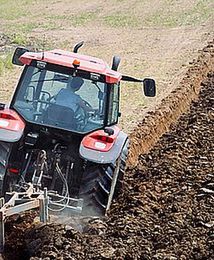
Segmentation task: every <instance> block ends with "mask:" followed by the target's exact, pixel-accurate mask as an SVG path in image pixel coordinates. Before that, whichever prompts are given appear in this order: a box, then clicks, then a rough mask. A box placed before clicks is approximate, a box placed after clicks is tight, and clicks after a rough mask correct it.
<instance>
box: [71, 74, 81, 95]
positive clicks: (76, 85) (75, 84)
mask: <svg viewBox="0 0 214 260" xmlns="http://www.w3.org/2000/svg"><path fill="white" fill-rule="evenodd" d="M83 83H84V80H83V79H82V78H80V77H69V79H68V88H70V89H71V90H73V91H74V92H75V91H77V90H79V89H80V88H81V86H82V85H83Z"/></svg>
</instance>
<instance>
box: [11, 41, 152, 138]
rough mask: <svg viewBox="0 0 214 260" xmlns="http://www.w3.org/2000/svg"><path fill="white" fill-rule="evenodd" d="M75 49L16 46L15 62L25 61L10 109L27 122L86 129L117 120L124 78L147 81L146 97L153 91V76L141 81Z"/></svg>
mask: <svg viewBox="0 0 214 260" xmlns="http://www.w3.org/2000/svg"><path fill="white" fill-rule="evenodd" d="M81 44H82V43H80V44H79V45H78V44H77V45H76V46H75V48H74V51H73V52H68V51H62V50H52V51H46V52H40V53H35V52H29V51H28V50H27V49H24V48H17V49H16V51H15V53H14V56H13V63H14V64H16V65H21V66H23V65H25V68H24V70H23V73H22V76H21V79H20V81H19V83H18V87H17V89H16V91H15V94H14V96H13V99H12V102H11V105H10V108H12V109H13V110H15V111H16V112H18V114H19V115H21V116H22V117H23V118H24V120H25V121H26V122H30V123H33V124H39V125H45V126H50V127H54V128H60V129H65V130H68V131H70V132H75V133H80V134H86V133H89V132H92V131H94V130H98V129H103V128H105V127H107V126H111V125H115V124H117V121H118V117H119V115H120V113H119V93H120V81H121V80H126V81H135V82H143V83H144V93H145V95H146V96H154V95H155V83H154V81H153V80H152V79H144V81H142V80H138V79H135V78H131V77H127V76H122V75H121V74H120V73H119V72H117V68H118V66H119V62H120V59H119V58H118V57H116V56H115V57H114V59H113V64H112V68H110V67H109V66H108V65H107V63H105V62H104V61H103V60H101V59H98V58H94V57H91V56H86V55H81V54H78V53H77V51H78V48H80V47H81Z"/></svg>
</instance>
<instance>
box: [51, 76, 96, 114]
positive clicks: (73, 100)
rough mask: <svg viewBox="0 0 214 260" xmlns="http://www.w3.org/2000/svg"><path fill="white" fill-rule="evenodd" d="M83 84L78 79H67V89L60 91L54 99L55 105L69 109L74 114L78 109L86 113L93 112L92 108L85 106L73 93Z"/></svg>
mask: <svg viewBox="0 0 214 260" xmlns="http://www.w3.org/2000/svg"><path fill="white" fill-rule="evenodd" d="M83 83H84V80H83V79H82V78H80V77H69V79H68V84H67V88H65V89H61V90H60V91H59V93H58V94H57V95H56V97H55V101H56V104H57V105H61V106H65V107H69V108H71V109H72V110H73V111H74V113H75V112H76V111H77V110H78V108H82V109H83V110H84V111H86V112H89V111H94V109H93V108H91V107H89V106H86V104H85V103H84V101H83V100H82V98H81V97H80V96H79V95H78V94H76V93H75V92H76V91H78V90H79V89H80V88H81V86H82V85H83Z"/></svg>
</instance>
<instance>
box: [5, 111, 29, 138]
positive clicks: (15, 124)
mask: <svg viewBox="0 0 214 260" xmlns="http://www.w3.org/2000/svg"><path fill="white" fill-rule="evenodd" d="M24 129H25V122H24V121H23V119H22V118H21V117H20V116H19V115H18V114H17V113H16V111H14V110H12V109H9V108H5V109H3V110H0V141H3V142H10V143H13V142H17V141H19V140H20V138H21V137H22V135H23V131H24Z"/></svg>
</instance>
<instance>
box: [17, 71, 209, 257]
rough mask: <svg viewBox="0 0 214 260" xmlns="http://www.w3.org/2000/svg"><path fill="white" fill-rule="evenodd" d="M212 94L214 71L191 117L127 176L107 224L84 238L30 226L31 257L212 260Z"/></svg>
mask: <svg viewBox="0 0 214 260" xmlns="http://www.w3.org/2000/svg"><path fill="white" fill-rule="evenodd" d="M213 89H214V73H213V72H212V73H209V74H208V79H207V80H206V81H203V82H202V89H201V92H200V94H199V98H198V100H197V101H194V102H192V105H191V109H190V111H189V112H188V113H187V114H185V115H183V116H182V117H181V118H180V119H179V121H178V123H176V124H175V125H173V126H172V128H171V129H170V131H169V132H168V133H166V134H165V135H163V136H162V138H161V139H160V140H159V142H158V143H157V144H156V145H155V147H153V148H152V149H151V151H150V152H149V153H148V154H144V155H143V154H142V155H141V156H140V157H139V162H138V165H137V167H136V168H135V169H134V170H132V171H130V170H129V171H128V172H127V175H126V179H125V189H124V191H123V193H122V194H121V195H120V196H119V198H118V200H117V201H116V202H115V203H114V204H113V206H112V209H111V212H110V214H109V217H108V218H106V219H102V220H101V219H95V220H91V221H89V223H88V225H86V226H85V227H84V230H83V233H80V232H78V231H75V230H74V229H73V228H71V227H70V226H66V225H56V224H55V225H54V224H50V225H47V226H40V227H39V226H38V227H30V228H29V229H28V230H27V232H26V233H25V242H26V249H27V250H28V254H29V255H28V257H30V256H31V258H30V259H31V260H39V259H46V260H49V259H65V260H66V259H171V260H176V259H213V256H214V208H213V204H214V145H213V140H214V91H213ZM14 233H15V232H14ZM13 243H16V238H15V236H14V241H13ZM13 259H15V258H13ZM26 259H27V258H26Z"/></svg>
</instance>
